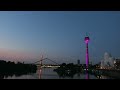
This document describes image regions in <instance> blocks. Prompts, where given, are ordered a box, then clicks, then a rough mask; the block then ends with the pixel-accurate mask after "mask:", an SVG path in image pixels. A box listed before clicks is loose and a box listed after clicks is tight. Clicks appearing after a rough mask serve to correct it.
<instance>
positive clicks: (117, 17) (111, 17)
mask: <svg viewBox="0 0 120 90" xmlns="http://www.w3.org/2000/svg"><path fill="white" fill-rule="evenodd" d="M119 29H120V12H119V11H1V12H0V42H1V43H0V59H5V60H13V61H24V62H34V61H37V60H39V59H40V58H41V55H43V56H44V57H48V58H50V59H53V60H55V61H56V62H58V63H63V62H65V63H66V62H68V63H72V62H73V63H77V60H78V59H79V60H80V62H81V63H85V52H86V48H85V47H86V45H85V42H84V38H85V36H86V33H88V35H89V37H90V42H89V60H90V62H91V61H92V62H93V63H98V62H100V60H102V58H103V55H104V53H105V52H108V53H111V55H112V56H113V57H115V58H119V57H120V51H119V50H120V47H119V46H120V39H119V34H120V30H119Z"/></svg>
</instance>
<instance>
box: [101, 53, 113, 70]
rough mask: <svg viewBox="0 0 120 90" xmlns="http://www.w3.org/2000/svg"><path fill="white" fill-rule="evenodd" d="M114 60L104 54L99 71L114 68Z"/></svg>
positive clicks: (109, 55) (107, 54)
mask: <svg viewBox="0 0 120 90" xmlns="http://www.w3.org/2000/svg"><path fill="white" fill-rule="evenodd" d="M114 62H115V59H114V58H113V57H112V56H111V54H109V53H107V52H105V54H104V58H103V60H101V65H100V68H101V69H110V68H114Z"/></svg>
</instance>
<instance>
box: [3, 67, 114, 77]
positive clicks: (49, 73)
mask: <svg viewBox="0 0 120 90" xmlns="http://www.w3.org/2000/svg"><path fill="white" fill-rule="evenodd" d="M54 69H55V68H42V70H37V71H36V73H29V74H27V75H20V76H16V75H12V76H7V77H3V79H114V78H111V77H108V76H103V75H100V76H95V75H91V74H88V73H86V74H85V73H84V74H83V73H79V74H75V75H74V76H73V77H68V76H65V77H61V76H59V75H58V74H57V73H56V72H54V71H53V70H54Z"/></svg>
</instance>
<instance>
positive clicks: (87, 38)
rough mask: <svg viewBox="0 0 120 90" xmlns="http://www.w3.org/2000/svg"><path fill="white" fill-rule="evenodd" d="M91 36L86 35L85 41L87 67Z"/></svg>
mask: <svg viewBox="0 0 120 90" xmlns="http://www.w3.org/2000/svg"><path fill="white" fill-rule="evenodd" d="M89 40H90V39H89V37H88V36H86V37H85V43H86V68H88V65H89V52H88V42H89Z"/></svg>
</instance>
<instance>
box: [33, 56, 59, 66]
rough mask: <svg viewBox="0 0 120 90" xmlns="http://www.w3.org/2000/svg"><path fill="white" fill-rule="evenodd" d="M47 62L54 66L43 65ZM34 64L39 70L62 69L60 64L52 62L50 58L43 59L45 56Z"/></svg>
mask: <svg viewBox="0 0 120 90" xmlns="http://www.w3.org/2000/svg"><path fill="white" fill-rule="evenodd" d="M46 60H48V61H51V62H53V63H54V65H53V64H43V61H46ZM34 64H36V65H37V67H38V68H39V67H40V68H52V67H60V64H58V63H57V62H55V61H54V60H51V59H49V58H43V56H42V58H41V59H40V60H38V61H36V62H34Z"/></svg>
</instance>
